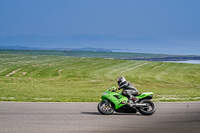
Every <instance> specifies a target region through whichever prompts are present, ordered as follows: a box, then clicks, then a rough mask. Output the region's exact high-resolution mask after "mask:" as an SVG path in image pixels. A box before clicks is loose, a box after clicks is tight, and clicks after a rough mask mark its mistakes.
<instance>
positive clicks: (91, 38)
mask: <svg viewBox="0 0 200 133" xmlns="http://www.w3.org/2000/svg"><path fill="white" fill-rule="evenodd" d="M0 46H23V47H24V48H23V47H21V48H22V49H25V50H27V48H25V47H36V48H38V49H40V48H41V47H43V48H45V49H47V50H52V49H56V50H60V48H61V50H63V49H66V48H73V50H76V49H78V50H84V51H88V50H89V51H99V50H100V51H102V50H103V51H105V50H106V49H107V50H108V49H109V50H111V51H114V52H134V53H135V52H137V53H154V54H174V55H177V54H178V55H200V52H199V51H200V46H198V45H196V46H191V44H179V43H176V42H171V41H166V40H162V39H157V38H153V37H126V38H125V37H124V38H122V37H117V36H112V35H82V34H80V35H73V36H69V37H56V36H39V35H21V36H7V37H4V38H0ZM36 48H34V49H36ZM57 48H58V49H57ZM80 48H84V49H80ZM99 48H104V49H99ZM38 49H36V50H38ZM66 50H67V49H66Z"/></svg>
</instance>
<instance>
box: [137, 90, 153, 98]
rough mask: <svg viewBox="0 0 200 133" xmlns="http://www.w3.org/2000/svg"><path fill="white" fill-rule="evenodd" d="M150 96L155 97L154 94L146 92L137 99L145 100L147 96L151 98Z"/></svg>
mask: <svg viewBox="0 0 200 133" xmlns="http://www.w3.org/2000/svg"><path fill="white" fill-rule="evenodd" d="M150 95H153V92H145V93H142V94H141V95H139V96H136V98H139V99H143V98H145V97H147V96H150Z"/></svg>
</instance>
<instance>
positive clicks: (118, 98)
mask: <svg viewBox="0 0 200 133" xmlns="http://www.w3.org/2000/svg"><path fill="white" fill-rule="evenodd" d="M114 88H115V87H112V88H109V89H108V90H107V91H106V92H104V93H103V95H102V97H101V99H102V100H103V101H105V100H109V101H111V103H113V104H114V105H115V110H117V109H118V108H120V107H122V106H124V105H126V104H127V102H128V98H127V97H126V96H123V95H122V92H119V93H117V92H112V91H111V90H112V89H114ZM150 95H153V92H146V93H142V94H141V95H139V96H137V97H136V98H139V99H143V98H145V97H147V96H150ZM122 102H123V103H122Z"/></svg>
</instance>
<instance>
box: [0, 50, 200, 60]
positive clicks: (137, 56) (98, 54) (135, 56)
mask: <svg viewBox="0 0 200 133" xmlns="http://www.w3.org/2000/svg"><path fill="white" fill-rule="evenodd" d="M16 48H20V49H21V50H20V49H15V50H14V49H0V53H13V54H17V53H20V54H29V55H30V54H31V55H58V56H74V57H90V58H109V59H121V60H146V61H185V60H200V56H194V55H166V54H148V53H125V52H104V51H102V50H101V49H93V48H83V49H79V50H78V49H76V50H77V51H75V50H74V51H72V50H73V49H67V50H66V49H65V50H63V49H62V50H44V49H42V50H41V49H40V50H35V49H34V50H30V49H29V50H25V49H27V47H16ZM22 49H23V50H22ZM80 50H82V51H80ZM89 50H90V51H89ZM105 51H107V50H105Z"/></svg>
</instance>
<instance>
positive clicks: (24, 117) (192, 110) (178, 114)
mask: <svg viewBox="0 0 200 133" xmlns="http://www.w3.org/2000/svg"><path fill="white" fill-rule="evenodd" d="M97 104H98V103H37V102H34V103H28V102H0V133H155V132H156V133H200V102H174V103H155V105H156V112H155V114H153V115H151V116H143V115H141V114H140V113H136V114H125V113H114V114H112V115H101V114H99V112H98V111H97Z"/></svg>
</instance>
